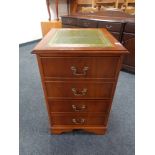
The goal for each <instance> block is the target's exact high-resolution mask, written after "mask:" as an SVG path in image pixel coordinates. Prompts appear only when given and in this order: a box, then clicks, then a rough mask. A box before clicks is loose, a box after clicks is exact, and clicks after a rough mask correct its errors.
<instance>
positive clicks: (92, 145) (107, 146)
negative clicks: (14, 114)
mask: <svg viewBox="0 0 155 155" xmlns="http://www.w3.org/2000/svg"><path fill="white" fill-rule="evenodd" d="M35 45H36V43H30V44H28V45H25V46H21V47H20V51H19V56H20V112H19V114H20V116H19V117H20V139H19V140H20V155H134V99H135V96H134V94H135V92H134V86H135V76H134V75H132V74H129V73H125V72H121V73H120V76H119V81H118V84H117V89H116V93H115V97H114V101H113V107H112V111H111V114H110V119H109V124H108V132H107V134H106V135H94V134H91V133H84V132H72V133H65V134H62V135H50V134H48V119H47V113H46V108H45V104H44V103H45V101H44V97H43V91H42V87H41V81H40V75H39V71H38V66H37V61H36V58H35V55H32V54H31V53H30V52H31V50H32V49H33V47H34V46H35Z"/></svg>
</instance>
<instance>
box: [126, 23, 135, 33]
mask: <svg viewBox="0 0 155 155" xmlns="http://www.w3.org/2000/svg"><path fill="white" fill-rule="evenodd" d="M124 32H127V33H135V23H126V25H125V29H124Z"/></svg>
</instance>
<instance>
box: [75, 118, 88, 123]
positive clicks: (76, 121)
mask: <svg viewBox="0 0 155 155" xmlns="http://www.w3.org/2000/svg"><path fill="white" fill-rule="evenodd" d="M72 122H73V123H74V124H83V123H84V122H85V119H84V118H78V119H76V118H73V119H72Z"/></svg>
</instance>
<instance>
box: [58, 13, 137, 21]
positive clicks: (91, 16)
mask: <svg viewBox="0 0 155 155" xmlns="http://www.w3.org/2000/svg"><path fill="white" fill-rule="evenodd" d="M61 18H74V19H87V20H95V21H110V22H121V23H126V22H132V23H134V22H135V16H134V15H129V14H127V13H125V12H122V11H99V12H93V13H75V14H72V15H64V16H61Z"/></svg>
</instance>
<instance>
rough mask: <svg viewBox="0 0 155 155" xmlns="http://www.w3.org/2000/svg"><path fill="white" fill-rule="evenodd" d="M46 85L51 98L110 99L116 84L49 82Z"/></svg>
mask: <svg viewBox="0 0 155 155" xmlns="http://www.w3.org/2000/svg"><path fill="white" fill-rule="evenodd" d="M45 85H46V90H47V95H48V97H51V98H66V99H67V98H73V99H78V98H82V99H84V98H88V99H92V98H94V99H98V98H103V99H104V98H105V99H109V98H111V97H112V90H113V86H114V83H103V82H79V81H78V82H77V81H75V82H63V81H47V82H45Z"/></svg>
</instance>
